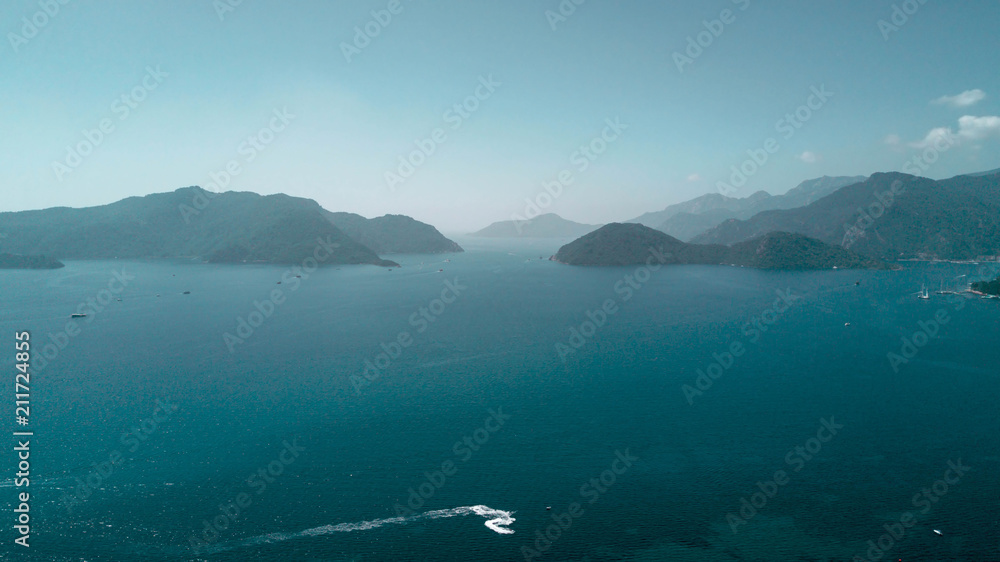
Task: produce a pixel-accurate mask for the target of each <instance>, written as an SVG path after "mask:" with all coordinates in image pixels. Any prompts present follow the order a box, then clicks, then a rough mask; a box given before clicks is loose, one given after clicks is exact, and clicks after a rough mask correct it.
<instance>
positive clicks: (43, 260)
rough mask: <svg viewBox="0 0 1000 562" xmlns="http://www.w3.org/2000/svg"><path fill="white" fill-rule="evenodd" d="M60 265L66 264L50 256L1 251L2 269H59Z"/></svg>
mask: <svg viewBox="0 0 1000 562" xmlns="http://www.w3.org/2000/svg"><path fill="white" fill-rule="evenodd" d="M60 267H66V265H65V264H63V263H62V262H61V261H59V260H56V259H53V258H50V257H48V256H30V255H29V256H23V255H20V254H5V253H0V269H59V268H60Z"/></svg>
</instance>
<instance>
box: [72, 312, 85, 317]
mask: <svg viewBox="0 0 1000 562" xmlns="http://www.w3.org/2000/svg"><path fill="white" fill-rule="evenodd" d="M69 317H70V318H86V317H87V315H86V314H83V313H82V312H76V313H74V314H70V315H69Z"/></svg>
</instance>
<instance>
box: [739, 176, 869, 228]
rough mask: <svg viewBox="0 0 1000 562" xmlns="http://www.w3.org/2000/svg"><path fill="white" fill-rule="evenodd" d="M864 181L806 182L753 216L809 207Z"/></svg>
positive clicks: (841, 178) (861, 178)
mask: <svg viewBox="0 0 1000 562" xmlns="http://www.w3.org/2000/svg"><path fill="white" fill-rule="evenodd" d="M866 179H868V178H867V177H865V176H823V177H821V178H816V179H812V180H806V181H804V182H802V183H800V184H799V185H797V186H795V187H793V188H792V189H789V190H788V192H786V193H785V194H784V195H778V196H776V197H774V199H776V200H777V201H775V204H774V205H773V206H768V207H767V208H766V209H765V208H762V209H759V210H758V211H756V212H755V213H754V214H756V213H757V212H760V211H767V210H771V209H795V208H797V207H805V206H806V205H811V204H813V203H815V202H816V201H819V200H820V199H822V198H824V197H826V196H827V195H830V194H831V193H833V192H834V191H837V190H838V189H840V188H842V187H847V186H848V185H854V184H856V183H861V182H863V181H865V180H866ZM751 216H752V215H751ZM739 218H750V217H739Z"/></svg>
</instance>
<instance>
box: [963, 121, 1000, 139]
mask: <svg viewBox="0 0 1000 562" xmlns="http://www.w3.org/2000/svg"><path fill="white" fill-rule="evenodd" d="M994 135H1000V117H997V116H995V115H988V116H985V117H973V116H971V115H966V116H964V117H959V119H958V136H960V137H962V138H963V139H966V140H974V141H978V140H983V139H985V138H987V137H991V136H994Z"/></svg>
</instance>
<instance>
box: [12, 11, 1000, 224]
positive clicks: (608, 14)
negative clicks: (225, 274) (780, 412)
mask: <svg viewBox="0 0 1000 562" xmlns="http://www.w3.org/2000/svg"><path fill="white" fill-rule="evenodd" d="M43 4H45V6H48V7H49V10H50V14H45V13H44V7H45V6H43ZM560 6H561V4H560V2H558V1H555V0H547V1H545V2H541V3H536V2H527V1H525V0H516V1H514V2H508V3H506V4H503V5H489V4H477V5H467V4H464V3H459V2H441V3H435V4H430V3H420V2H411V1H409V0H401V1H400V3H398V4H396V3H395V2H390V1H389V0H375V1H366V2H361V3H355V4H353V5H346V4H338V5H330V4H327V3H323V2H299V3H295V4H280V3H276V2H257V3H253V2H242V3H238V2H236V1H235V0H219V1H218V2H212V1H209V0H201V1H186V2H180V3H173V4H171V5H161V4H157V3H153V2H134V3H128V4H116V5H115V6H114V10H113V11H112V10H109V9H107V8H106V7H104V6H100V7H99V6H96V5H91V4H85V3H80V2H69V3H68V4H66V5H62V4H60V3H58V2H55V3H54V4H51V5H50V4H46V3H44V2H43V3H42V4H40V3H39V2H37V1H17V2H12V3H9V4H7V5H6V6H5V7H4V8H3V13H4V15H5V16H6V17H5V18H4V19H3V21H4V22H6V23H5V24H4V30H5V32H6V33H5V37H6V39H7V45H6V46H5V47H2V48H0V49H7V51H6V52H5V53H4V56H3V57H0V70H2V75H3V77H4V78H3V80H4V81H5V83H6V85H7V88H6V91H7V92H8V95H7V102H8V105H7V107H8V111H6V112H4V113H3V114H2V116H0V126H2V127H3V128H4V130H5V131H6V132H7V134H6V135H4V138H3V139H2V140H0V150H2V151H3V153H4V154H5V155H6V158H4V159H2V160H0V185H3V186H4V187H3V188H2V189H3V193H4V198H3V201H4V204H3V205H2V206H0V207H2V208H0V211H18V210H27V209H39V208H47V207H54V206H70V207H83V206H93V205H102V204H107V203H111V202H114V201H117V200H120V199H123V198H126V197H130V196H136V195H139V196H141V195H147V194H149V193H156V192H164V191H173V190H175V189H177V188H180V187H184V186H189V185H201V186H203V187H206V188H210V187H209V184H210V183H211V182H212V181H213V179H212V178H213V175H214V176H215V177H216V178H218V177H222V176H220V173H222V175H230V176H231V179H230V181H229V183H228V184H227V185H225V186H222V185H219V187H220V188H221V190H223V191H226V190H235V191H253V192H257V193H261V194H271V193H279V192H280V193H287V194H289V195H294V196H299V197H308V198H312V199H315V200H316V201H318V202H319V203H320V204H321V205H323V206H324V207H325V208H327V209H329V210H332V211H347V212H353V213H358V214H361V215H364V216H366V217H374V216H380V215H384V214H388V213H393V214H405V215H409V216H412V217H414V218H416V219H418V220H421V221H424V222H427V223H430V224H433V225H434V226H436V227H438V228H439V229H440V230H442V231H444V232H471V231H474V230H478V229H480V228H482V227H484V226H486V225H488V224H490V223H492V222H496V221H502V220H508V219H510V217H511V215H512V214H515V213H517V214H523V213H524V212H525V199H526V198H530V199H537V198H538V196H539V194H542V193H545V192H544V190H543V184H544V183H549V184H551V182H555V181H558V179H559V176H560V173H561V172H563V171H564V170H568V172H566V173H565V174H564V178H570V179H572V182H571V183H570V182H566V185H564V186H563V188H562V190H561V193H560V195H558V196H557V197H555V198H553V200H552V202H551V205H548V206H545V207H543V208H542V209H541V211H542V212H553V213H557V214H559V215H561V216H563V217H564V218H567V219H570V220H574V221H577V222H581V223H588V224H602V223H607V222H613V221H623V220H628V219H630V218H633V217H636V216H638V215H641V214H642V213H644V212H647V211H656V210H660V209H662V208H664V207H665V206H667V205H670V204H673V203H678V202H681V201H684V200H687V199H691V198H693V197H696V196H698V195H701V194H704V193H712V192H717V191H718V182H727V183H730V180H731V175H732V173H733V172H732V169H733V167H734V166H737V167H738V166H740V165H742V164H743V163H744V162H745V161H747V160H748V158H750V156H749V155H748V151H755V152H756V153H757V154H761V151H762V150H764V148H765V147H766V146H768V139H774V142H773V143H772V144H771V145H770V146H771V147H772V148H774V147H775V146H776V147H777V148H775V149H773V150H772V152H771V153H769V154H767V160H766V162H764V163H763V164H760V165H754V166H751V169H752V168H757V169H756V170H755V172H754V173H752V174H749V177H748V179H747V182H746V184H745V185H742V186H739V187H736V188H735V189H734V191H732V192H731V193H729V194H730V195H732V196H736V197H745V196H747V195H749V194H751V193H753V192H755V191H758V190H765V191H768V192H770V193H772V194H780V193H784V192H785V191H787V190H788V189H790V188H792V187H794V186H796V185H797V184H798V183H800V182H801V181H803V180H806V179H810V178H815V177H819V176H823V175H831V176H836V175H869V174H871V173H874V172H888V171H905V172H908V173H912V172H909V170H908V169H907V163H908V162H912V161H913V158H915V157H918V156H919V155H921V154H924V153H925V152H924V151H925V150H927V149H933V147H934V146H935V141H936V140H938V139H941V138H950V139H951V142H950V143H948V144H947V148H946V149H945V150H933V155H934V157H935V159H936V161H935V162H933V163H930V162H928V163H927V166H926V169H923V167H921V168H920V169H921V172H922V173H921V175H925V176H927V177H930V178H933V179H941V178H947V177H951V176H955V175H959V174H964V173H971V172H977V171H984V170H989V169H994V168H998V167H1000V117H998V115H1000V102H998V96H1000V77H998V76H997V75H996V73H995V72H989V71H988V69H990V68H997V67H998V66H1000V65H998V62H1000V49H997V48H996V47H997V43H998V41H997V37H996V33H995V29H994V27H995V22H996V21H1000V17H998V16H1000V5H998V4H997V3H995V2H994V3H989V4H985V3H983V4H976V5H962V6H961V7H955V6H950V5H946V4H944V3H935V2H926V3H923V4H920V3H919V2H917V1H916V0H911V2H898V1H895V2H894V1H882V0H880V1H877V2H874V3H863V2H860V1H851V2H846V3H833V2H823V3H818V4H817V3H813V4H810V5H808V6H805V5H799V4H797V3H793V2H788V1H782V2H777V3H770V4H767V5H764V4H763V3H758V2H756V1H754V0H721V1H717V2H713V3H710V4H705V3H699V2H692V1H685V2H679V3H676V4H674V5H660V4H657V3H652V2H643V3H637V4H633V5H630V6H629V10H628V11H627V12H626V11H624V10H623V9H622V7H620V6H617V5H613V4H608V3H600V2H596V1H593V0H592V1H584V2H582V3H581V4H579V5H577V4H575V3H574V2H573V1H572V0H565V1H564V2H562V6H563V8H562V9H563V10H564V14H565V15H563V16H556V14H559V10H560ZM567 6H571V7H572V13H569V11H570V10H569V9H568V8H567ZM899 6H905V7H907V9H908V11H910V12H912V13H910V14H906V13H904V12H903V11H902V8H899ZM894 7H896V9H895V10H894ZM914 7H915V10H914V9H913V8H914ZM390 9H392V10H394V11H395V12H396V13H394V14H392V13H390V11H389V10H390ZM55 10H57V11H55ZM724 10H728V11H729V12H728V15H725V16H724V15H723V13H724V12H723V11H724ZM51 11H55V13H54V15H52V14H51ZM373 12H374V14H373ZM39 13H42V14H43V16H44V17H43V16H38V15H37V14H39ZM387 16H389V17H387ZM22 18H25V19H22ZM904 18H905V21H903V20H904ZM32 20H34V21H35V23H31V21H32ZM378 20H381V21H382V22H385V23H380V21H378ZM723 20H726V21H728V22H729V23H726V22H724V21H723ZM42 21H44V24H42V23H40V22H42ZM706 22H707V23H706ZM880 22H881V23H880ZM366 26H367V28H368V29H370V30H374V31H375V33H373V34H372V35H374V37H371V38H369V37H367V36H363V35H362V36H359V35H358V31H356V29H355V28H356V27H357V28H358V29H361V30H362V31H361V33H362V34H363V33H364V29H365V28H366ZM32 30H34V33H32ZM699 34H702V39H703V44H707V46H699V47H697V48H696V47H691V44H690V43H689V38H692V39H691V40H692V41H697V38H698V36H699ZM29 36H30V37H29ZM366 39H367V40H368V42H367V43H365V40H366ZM699 50H700V52H699ZM683 57H687V58H683ZM956 60H963V61H972V64H961V65H960V64H953V62H954V61H956ZM929 75H933V76H934V79H933V80H928V78H927V77H928V76H929ZM65 92H73V95H72V96H67V95H65ZM477 94H478V98H475V96H476V95H477ZM123 96H125V99H123V98H122V97H123ZM470 96H473V97H472V98H470ZM140 98H141V99H140ZM462 103H467V104H468V106H467V107H466V108H465V109H456V108H455V106H456V104H462ZM810 104H811V105H812V107H811V108H810V109H808V110H807V111H806V112H800V113H799V116H798V118H795V117H794V114H795V113H796V110H798V109H799V108H800V107H802V106H807V107H808V106H809V105H810ZM789 115H792V116H793V117H792V118H789V117H788V116H789ZM803 115H808V117H807V118H805V119H802V116H803ZM101 127H104V128H105V131H104V132H100V129H101ZM262 130H266V132H264V133H261V131H262ZM602 133H603V134H604V139H603V140H601V141H594V139H597V138H599V137H601V135H602ZM251 136H258V138H256V139H254V140H249V141H248V137H251ZM415 141H419V144H420V145H422V146H424V147H425V149H424V152H432V153H431V154H428V155H425V156H423V157H422V160H423V163H421V164H417V165H415V166H413V168H414V170H413V173H412V175H410V176H409V177H405V178H403V177H402V175H400V174H402V172H403V171H401V170H400V160H401V158H405V157H407V156H408V155H409V154H411V153H412V152H413V151H414V150H417V149H418V145H417V144H415ZM592 141H593V142H595V143H596V144H594V145H593V146H596V147H600V146H601V145H606V151H605V152H604V153H603V154H600V155H597V154H594V155H593V157H592V159H591V158H590V157H586V156H583V155H582V154H581V153H579V152H578V151H579V150H580V147H581V146H582V145H587V144H591V142H592ZM88 143H89V144H92V145H96V146H94V148H93V150H92V151H90V153H89V154H83V152H87V151H86V150H77V147H81V146H83V148H84V149H86V146H87V144H88ZM937 146H938V147H940V146H943V145H941V144H938V145H937ZM428 147H432V149H433V150H431V149H430V148H428ZM585 161H586V169H584V166H585V165H584V162H585ZM231 162H235V164H236V165H235V167H232V166H230V163H231ZM227 166H230V172H225V173H223V172H224V170H225V169H226V168H227ZM910 166H912V164H910ZM234 170H238V171H235V172H234ZM387 173H392V174H397V175H400V178H402V179H400V180H399V181H396V180H393V179H392V178H391V177H390V178H389V179H387V176H386V174H387ZM566 174H568V175H566ZM217 183H219V182H217ZM623 192H624V193H627V196H625V197H623V196H622V195H623V194H624V193H623ZM544 200H545V199H544V197H543V198H542V199H541V201H544Z"/></svg>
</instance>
